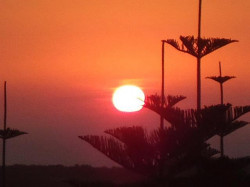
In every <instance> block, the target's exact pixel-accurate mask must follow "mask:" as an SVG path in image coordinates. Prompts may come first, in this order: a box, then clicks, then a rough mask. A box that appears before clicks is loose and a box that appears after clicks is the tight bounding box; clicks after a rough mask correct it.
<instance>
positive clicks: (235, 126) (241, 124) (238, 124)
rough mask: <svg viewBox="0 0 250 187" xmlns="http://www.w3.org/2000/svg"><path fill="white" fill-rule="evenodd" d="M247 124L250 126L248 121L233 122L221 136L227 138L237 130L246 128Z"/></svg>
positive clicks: (224, 129)
mask: <svg viewBox="0 0 250 187" xmlns="http://www.w3.org/2000/svg"><path fill="white" fill-rule="evenodd" d="M247 124H249V122H246V121H237V120H236V121H233V122H232V123H229V124H227V126H226V127H225V128H223V130H222V132H221V133H220V134H219V135H221V136H226V135H228V134H230V133H232V132H234V131H235V130H237V129H239V128H241V127H244V126H246V125H247Z"/></svg>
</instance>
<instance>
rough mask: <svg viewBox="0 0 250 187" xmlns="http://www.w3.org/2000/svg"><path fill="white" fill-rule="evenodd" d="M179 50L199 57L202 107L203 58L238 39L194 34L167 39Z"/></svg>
mask: <svg viewBox="0 0 250 187" xmlns="http://www.w3.org/2000/svg"><path fill="white" fill-rule="evenodd" d="M165 42H166V43H168V44H170V45H171V46H173V47H174V48H176V49H177V50H179V51H181V52H184V53H187V54H190V55H192V56H194V57H196V58H197V110H200V109H201V80H200V79H201V76H200V75H201V58H202V57H204V56H206V55H208V54H210V53H212V52H213V51H215V50H217V49H219V48H221V47H223V46H225V45H227V44H230V43H232V42H237V40H231V39H225V38H194V36H180V42H181V44H179V42H177V41H176V40H174V39H168V40H165Z"/></svg>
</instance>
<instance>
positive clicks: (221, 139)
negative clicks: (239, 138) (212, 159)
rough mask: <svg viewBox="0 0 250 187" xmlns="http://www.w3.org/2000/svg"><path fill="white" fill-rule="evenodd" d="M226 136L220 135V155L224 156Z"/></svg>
mask: <svg viewBox="0 0 250 187" xmlns="http://www.w3.org/2000/svg"><path fill="white" fill-rule="evenodd" d="M223 138H224V137H223V136H222V135H220V157H221V158H222V157H224V139H223Z"/></svg>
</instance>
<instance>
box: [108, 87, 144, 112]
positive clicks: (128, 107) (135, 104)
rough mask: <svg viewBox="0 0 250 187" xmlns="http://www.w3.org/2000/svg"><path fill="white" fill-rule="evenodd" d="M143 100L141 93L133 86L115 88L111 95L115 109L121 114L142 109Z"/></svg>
mask: <svg viewBox="0 0 250 187" xmlns="http://www.w3.org/2000/svg"><path fill="white" fill-rule="evenodd" d="M144 100H145V95H144V93H143V91H142V90H141V89H140V88H139V87H137V86H133V85H125V86H121V87H119V88H117V89H116V90H115V92H114V94H113V98H112V101H113V104H114V106H115V108H116V109H117V110H119V111H122V112H135V111H139V110H141V109H142V107H143V104H144Z"/></svg>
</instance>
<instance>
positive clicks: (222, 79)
mask: <svg viewBox="0 0 250 187" xmlns="http://www.w3.org/2000/svg"><path fill="white" fill-rule="evenodd" d="M206 78H207V79H212V80H214V81H217V82H219V83H221V84H223V83H224V82H226V81H228V80H230V79H233V78H236V77H235V76H223V77H222V76H211V77H206Z"/></svg>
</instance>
